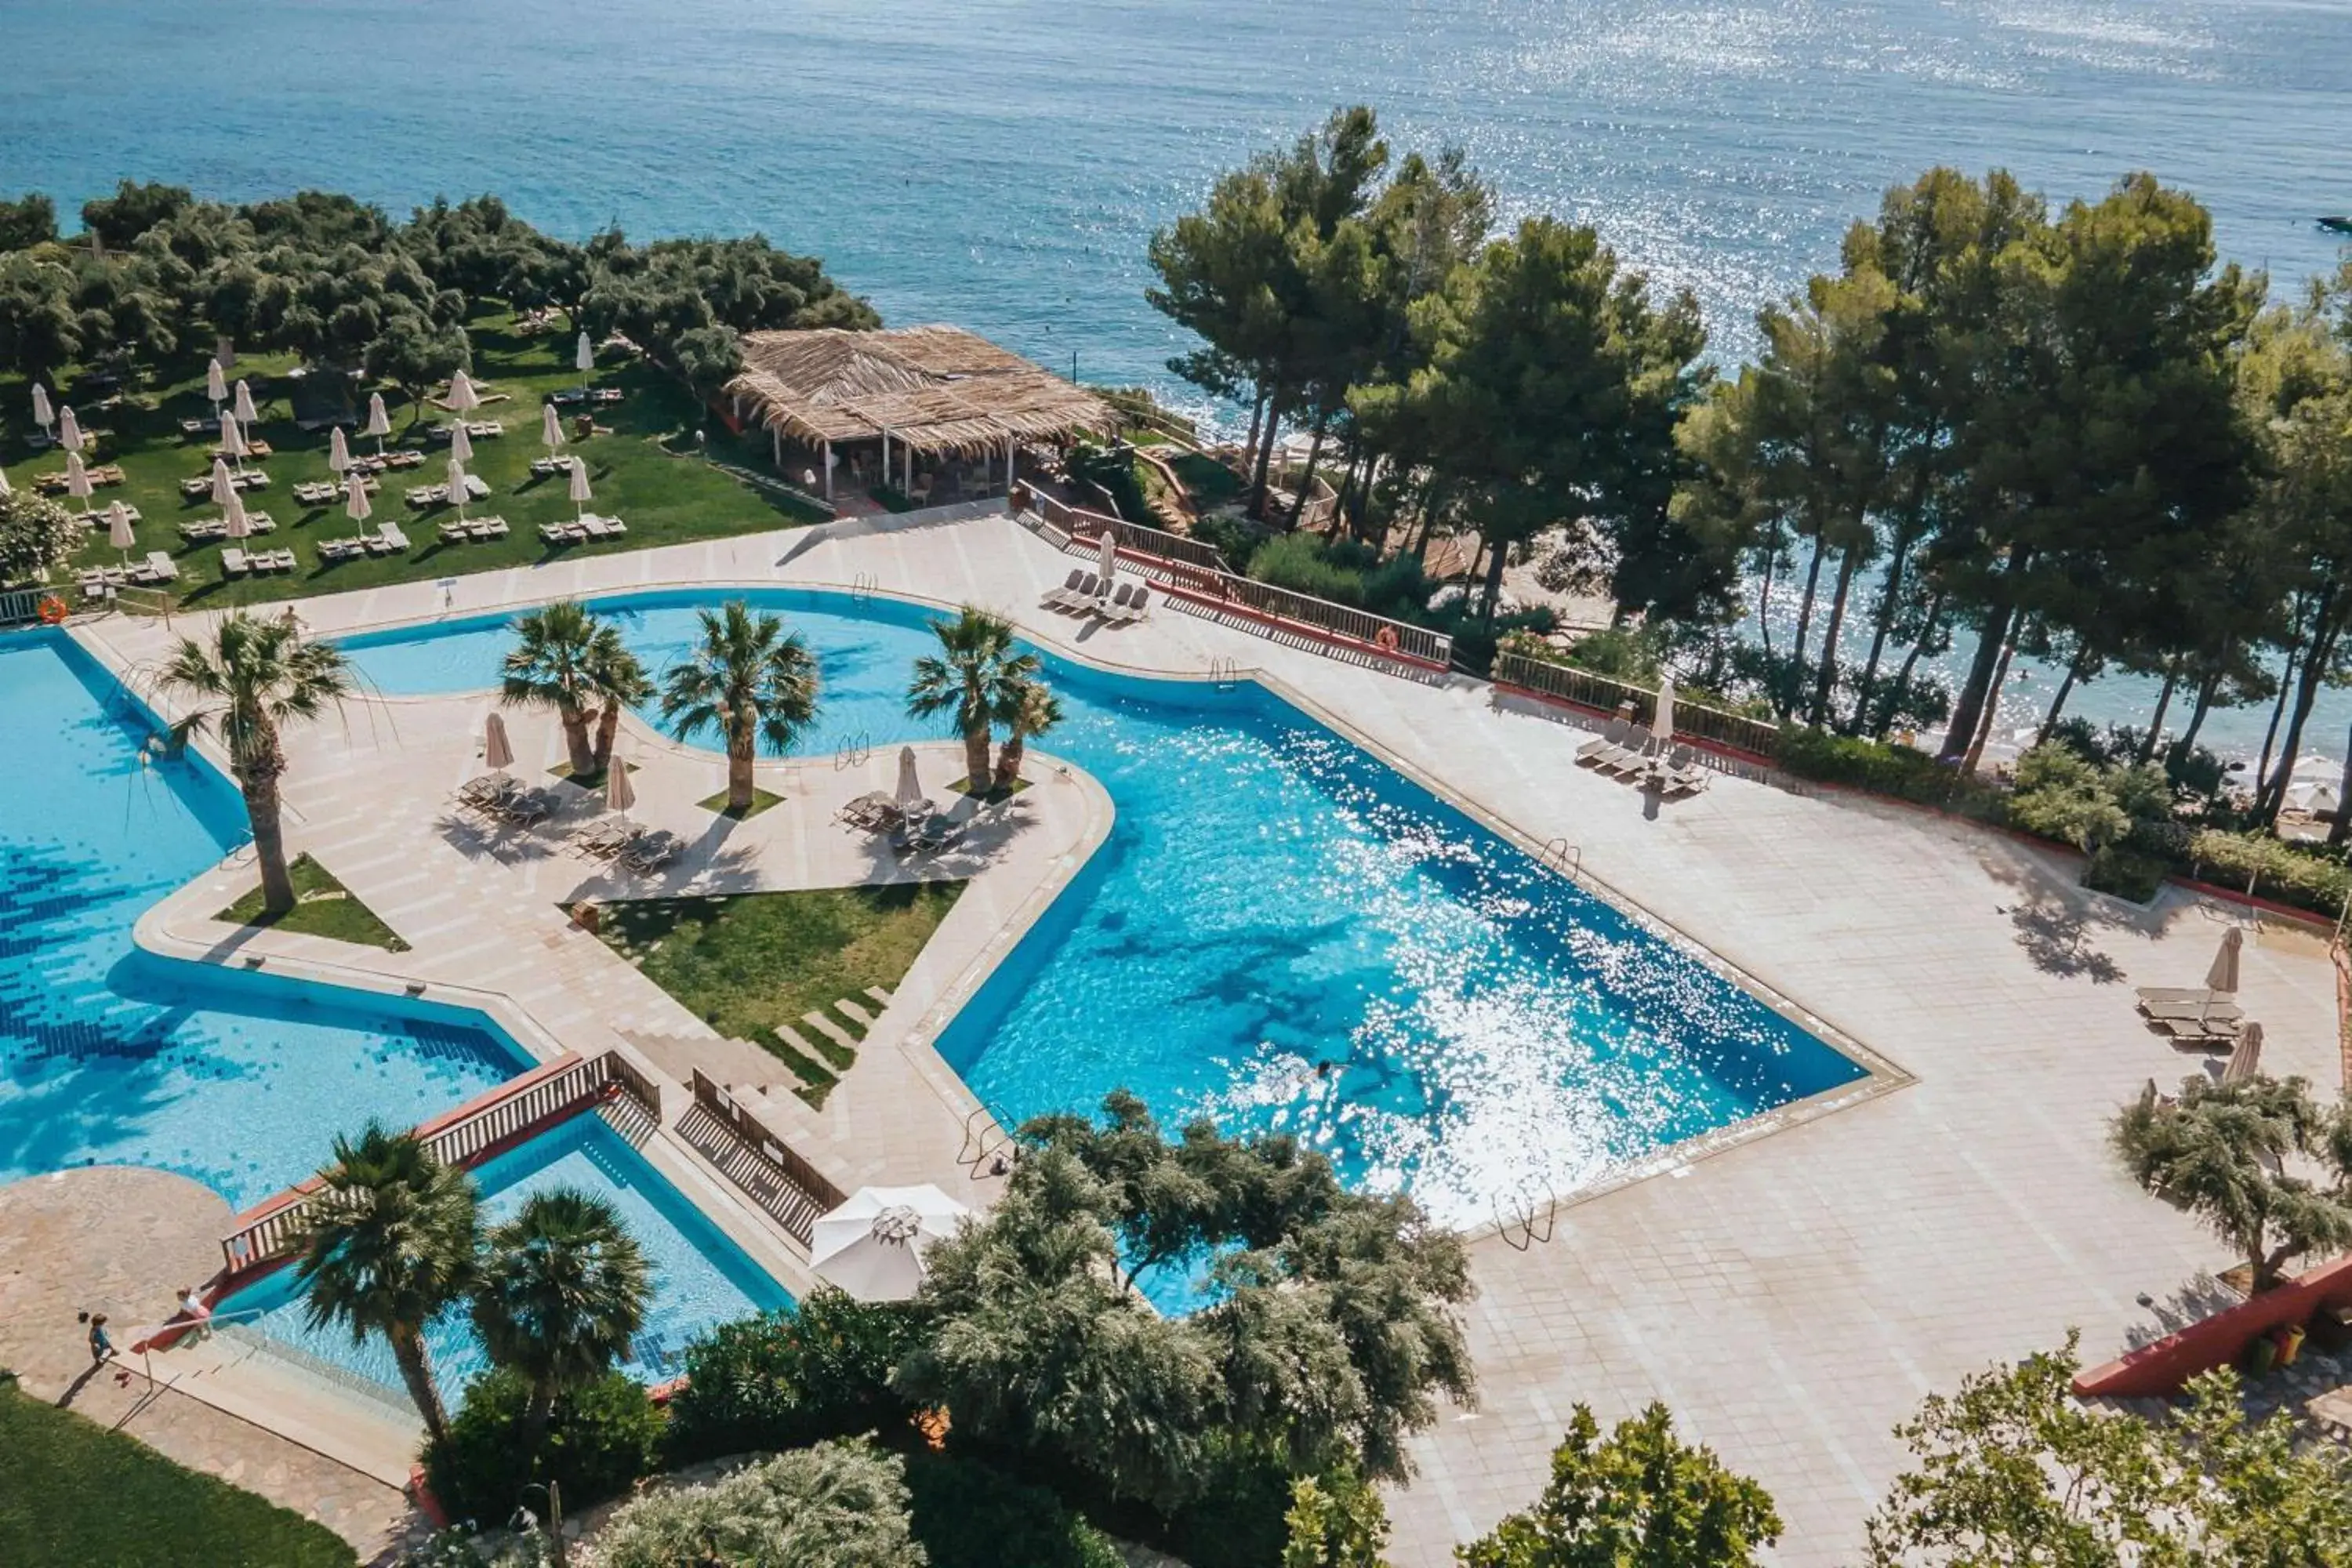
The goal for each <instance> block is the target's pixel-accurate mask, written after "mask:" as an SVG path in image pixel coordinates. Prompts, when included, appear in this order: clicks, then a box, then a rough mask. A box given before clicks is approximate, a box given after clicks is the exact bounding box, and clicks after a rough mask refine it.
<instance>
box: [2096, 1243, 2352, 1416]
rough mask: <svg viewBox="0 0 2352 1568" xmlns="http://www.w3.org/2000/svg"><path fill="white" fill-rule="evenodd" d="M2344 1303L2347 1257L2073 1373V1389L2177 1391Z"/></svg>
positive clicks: (2121, 1395)
mask: <svg viewBox="0 0 2352 1568" xmlns="http://www.w3.org/2000/svg"><path fill="white" fill-rule="evenodd" d="M2347 1306H2352V1258H2338V1259H2336V1261H2335V1262H2333V1263H2329V1264H2325V1265H2323V1266H2321V1267H2320V1268H2314V1269H2312V1270H2310V1271H2309V1272H2307V1273H2305V1274H2300V1275H2297V1276H2296V1277H2295V1278H2294V1279H2290V1280H2288V1281H2287V1282H2286V1283H2285V1284H2284V1285H2281V1286H2280V1287H2278V1289H2274V1290H2265V1291H2263V1293H2262V1294H2261V1295H2259V1296H2257V1297H2255V1298H2254V1299H2253V1300H2251V1301H2244V1302H2241V1303H2240V1304H2239V1305H2237V1306H2235V1307H2231V1309H2229V1310H2227V1311H2223V1312H2216V1313H2214V1314H2213V1315H2212V1316H2211V1317H2210V1318H2207V1319H2206V1320H2205V1321H2202V1322H2198V1323H2191V1324H2189V1326H2188V1327H2187V1328H2185V1329H2182V1330H2181V1331H2179V1332H2178V1333H2172V1334H2167V1335H2165V1336H2164V1338H2162V1339H2160V1340H2158V1341H2156V1342H2154V1343H2152V1344H2146V1345H2142V1346H2141V1347H2140V1348H2139V1349H2137V1350H2136V1351H2133V1352H2130V1353H2129V1354H2127V1355H2124V1356H2120V1357H2118V1358H2116V1360H2114V1361H2111V1362H2109V1363H2107V1364H2106V1365H2105V1366H2095V1367H2093V1368H2091V1369H2090V1370H2089V1371H2087V1372H2083V1373H2076V1374H2075V1377H2074V1392H2075V1393H2076V1394H2080V1395H2082V1396H2084V1398H2089V1397H2091V1396H2093V1395H2106V1396H2108V1397H2111V1398H2118V1399H2147V1398H2161V1397H2164V1396H2167V1395H2169V1394H2178V1393H2179V1392H2180V1386H2181V1384H2185V1383H2187V1382H2188V1381H2189V1379H2190V1378H2192V1377H2195V1376H2196V1375H2197V1374H2198V1373H2202V1372H2210V1371H2212V1370H2213V1369H2214V1368H2215V1367H2219V1366H2229V1365H2231V1364H2232V1363H2236V1362H2237V1361H2239V1360H2240V1359H2241V1358H2242V1357H2243V1356H2244V1355H2245V1353H2246V1350H2247V1348H2248V1347H2249V1346H2251V1345H2252V1343H2253V1342H2254V1341H2255V1340H2257V1339H2258V1338H2260V1337H2261V1336H2263V1334H2266V1333H2269V1332H2270V1331H2272V1330H2273V1329H2278V1328H2284V1327H2285V1326H2286V1325H2288V1324H2290V1323H2302V1322H2307V1321H2310V1319H2311V1317H2312V1315H2313V1314H2314V1313H2315V1312H2317V1311H2318V1310H2320V1309H2321V1308H2322V1307H2347Z"/></svg>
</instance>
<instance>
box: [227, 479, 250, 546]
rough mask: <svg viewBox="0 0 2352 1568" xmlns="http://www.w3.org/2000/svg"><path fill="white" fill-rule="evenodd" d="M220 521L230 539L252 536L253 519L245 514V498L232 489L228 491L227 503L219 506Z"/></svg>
mask: <svg viewBox="0 0 2352 1568" xmlns="http://www.w3.org/2000/svg"><path fill="white" fill-rule="evenodd" d="M221 523H222V526H223V530H224V531H226V533H227V535H228V536H229V537H230V538H231V539H250V538H251V537H253V519H251V518H249V517H247V516H246V514H245V498H244V497H243V496H241V495H239V494H238V493H237V492H236V491H235V490H233V489H232V490H230V491H229V492H228V504H227V505H226V506H225V507H223V508H221Z"/></svg>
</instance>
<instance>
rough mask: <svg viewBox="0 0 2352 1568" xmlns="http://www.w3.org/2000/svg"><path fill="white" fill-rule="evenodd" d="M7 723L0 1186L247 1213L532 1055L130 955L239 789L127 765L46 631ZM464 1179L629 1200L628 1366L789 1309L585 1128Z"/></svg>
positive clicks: (103, 717) (411, 1015) (8, 657)
mask: <svg viewBox="0 0 2352 1568" xmlns="http://www.w3.org/2000/svg"><path fill="white" fill-rule="evenodd" d="M0 711H5V713H6V714H7V715H8V718H9V721H10V757H9V762H8V766H7V767H6V768H5V770H0V1183H6V1182H12V1181H16V1180H19V1179H21V1178H24V1177H27V1176H34V1175H39V1174H43V1173H47V1172H51V1171H59V1170H66V1169H69V1168H71V1167H74V1166H79V1165H94V1164H130V1165H145V1166H152V1167H155V1168H158V1169H162V1170H166V1171H172V1172H175V1173H178V1174H181V1175H184V1176H186V1177H189V1178H191V1179H192V1180H194V1181H198V1182H202V1183H203V1184H205V1185H206V1186H208V1187H211V1188H212V1189H213V1190H214V1191H215V1192H217V1193H219V1194H221V1195H222V1196H223V1197H225V1198H226V1199H227V1200H228V1201H229V1203H230V1204H231V1205H235V1206H236V1207H238V1208H244V1207H247V1206H248V1205H253V1204H256V1203H258V1202H259V1201H261V1200H262V1199H263V1198H266V1197H268V1196H269V1195H270V1194H273V1193H276V1192H278V1191H279V1190H280V1189H282V1188H284V1187H286V1186H288V1185H289V1184H292V1183H294V1182H297V1181H299V1180H300V1179H301V1178H302V1177H304V1176H307V1175H309V1174H310V1173H311V1172H312V1171H314V1170H316V1169H317V1168H318V1166H319V1164H320V1162H321V1161H323V1160H324V1159H325V1158H326V1157H327V1155H328V1152H329V1145H330V1142H331V1139H332V1137H333V1135H334V1134H335V1133H336V1132H338V1131H357V1130H358V1129H359V1128H360V1127H361V1126H362V1124H364V1123H365V1122H366V1121H369V1120H370V1119H371V1118H373V1119H376V1120H380V1121H383V1122H385V1123H387V1124H388V1125H391V1126H394V1127H406V1126H412V1125H414V1124H415V1123H416V1122H419V1121H424V1120H425V1119H426V1118H427V1117H430V1116H434V1115H436V1114H438V1113H439V1112H441V1111H444V1110H449V1109H451V1108H452V1107H454V1106H457V1105H460V1104H463V1103H464V1102H465V1101H467V1100H471V1099H473V1098H474V1097H475V1096H477V1095H478V1094H481V1093H483V1092H485V1091H486V1090H488V1089H494V1088H496V1087H497V1086H498V1085H499V1084H500V1083H502V1082H504V1081H505V1080H506V1079H509V1078H511V1077H513V1076H514V1075H515V1074H516V1073H518V1072H520V1071H522V1070H523V1069H524V1068H528V1067H529V1066H530V1065H531V1064H530V1058H529V1056H528V1054H527V1053H526V1052H524V1051H523V1050H522V1048H521V1047H519V1046H517V1045H516V1044H515V1043H514V1042H513V1041H512V1040H510V1039H509V1038H508V1037H507V1036H506V1035H505V1034H504V1033H503V1032H502V1031H500V1030H499V1029H498V1028H497V1027H496V1026H493V1025H492V1024H491V1023H490V1022H489V1021H488V1019H486V1018H484V1017H482V1016H480V1015H479V1014H476V1013H472V1012H467V1011H463V1010H460V1009H457V1008H451V1007H445V1006H439V1005H434V1004H431V1003H425V1002H416V1001H410V1000H407V999H405V998H397V997H377V996H373V995H365V994H360V993H355V992H350V991H343V990H340V989H336V988H333V987H329V986H323V985H318V984H310V983H307V982H301V981H295V980H289V979H286V978H284V977H281V976H278V975H272V974H268V973H250V972H246V971H238V970H220V969H215V968H211V967H208V966H205V965H199V964H192V963H176V962H173V961H170V960H164V959H156V958H152V957H148V956H146V955H144V954H142V953H141V952H139V951H138V950H137V948H136V947H134V946H133V944H132V942H131V927H132V926H133V925H134V924H135V923H136V922H137V921H138V918H139V916H140V915H141V914H142V912H143V911H144V910H146V909H147V908H148V907H149V906H150V905H152V904H153V903H154V902H155V901H156V900H158V899H160V898H162V897H163V895H164V894H165V893H167V892H169V891H171V890H172V889H174V888H176V887H178V886H180V885H181V884H182V883H184V882H185V881H186V880H187V879H189V878H191V877H194V876H195V875H196V874H198V873H199V872H201V871H203V870H205V868H208V867H210V866H212V865H214V864H215V862H217V861H218V860H219V859H220V858H221V856H222V855H223V854H224V853H226V851H227V850H228V849H229V848H230V847H232V846H233V845H235V844H236V843H237V842H238V841H239V840H240V839H241V838H242V837H243V836H244V830H245V818H244V807H243V805H242V803H241V802H240V801H239V800H238V798H237V795H236V790H235V788H234V787H233V786H232V785H230V784H228V783H227V782H226V780H224V779H222V778H221V777H220V776H219V775H218V774H217V773H214V772H213V771H212V769H211V768H210V767H208V766H206V765H205V763H203V762H201V761H200V760H197V759H194V758H189V759H186V760H182V761H151V760H148V759H146V758H145V757H143V756H142V750H143V742H145V741H146V740H147V738H148V737H149V735H150V734H151V733H152V731H153V729H154V725H153V722H152V719H151V718H150V717H149V716H148V715H147V713H146V711H145V710H144V709H142V707H140V705H139V704H138V703H136V702H135V701H131V700H128V699H126V698H125V697H124V695H123V693H122V691H121V688H120V687H119V686H118V685H117V684H116V683H115V681H114V680H113V679H112V677H111V676H110V675H109V674H108V672H107V671H106V670H105V669H103V668H100V666H99V665H98V664H97V663H96V662H95V661H94V660H92V659H91V658H89V656H88V655H87V654H85V653H83V652H82V651H81V649H80V648H79V647H77V646H76V645H75V644H74V643H73V641H72V640H71V638H69V637H66V636H65V635H64V634H62V633H58V632H30V633H21V634H19V633H11V634H8V635H6V636H5V637H0ZM479 1179H480V1180H481V1181H482V1182H483V1183H484V1184H485V1190H486V1192H487V1193H488V1194H489V1195H490V1198H489V1206H490V1208H491V1210H492V1211H493V1212H494V1213H495V1212H496V1211H497V1210H498V1209H499V1204H500V1202H501V1200H502V1199H504V1200H505V1201H508V1202H512V1201H519V1199H520V1194H521V1193H523V1192H525V1191H528V1190H531V1189H532V1188H533V1187H535V1186H536V1185H540V1184H548V1183H552V1182H568V1183H570V1184H572V1185H576V1186H581V1187H584V1188H586V1189H587V1190H588V1191H590V1192H593V1193H596V1194H599V1195H602V1196H604V1197H605V1198H608V1199H610V1200H611V1201H613V1202H614V1203H615V1204H617V1205H619V1206H620V1207H621V1209H622V1212H623V1214H624V1215H625V1216H626V1217H627V1219H628V1220H629V1223H630V1228H631V1229H632V1231H633V1232H634V1233H635V1235H636V1237H637V1238H638V1240H639V1242H640V1243H641V1244H642V1245H643V1246H644V1247H646V1250H647V1252H648V1253H649V1254H651V1255H652V1257H653V1258H654V1260H655V1263H656V1273H657V1275H658V1280H659V1289H658V1291H657V1294H656V1300H655V1302H654V1307H653V1310H652V1313H651V1319H650V1321H649V1322H648V1324H647V1326H646V1332H645V1333H644V1335H642V1336H641V1337H640V1340H639V1344H638V1348H637V1354H636V1357H635V1367H634V1370H637V1371H640V1372H643V1373H646V1374H648V1375H650V1374H652V1373H666V1370H667V1364H668V1363H669V1362H670V1361H671V1360H672V1359H674V1358H675V1356H676V1354H677V1350H678V1349H679V1347H681V1346H682V1345H683V1344H684V1343H685V1342H686V1341H687V1340H688V1339H689V1338H691V1337H692V1336H693V1335H694V1334H696V1333H698V1332H699V1331H702V1330H704V1329H706V1328H708V1327H709V1326H710V1325H712V1324H714V1323H718V1322H722V1321H727V1320H729V1319H732V1318H740V1317H744V1316H747V1315H749V1314H750V1313H752V1312H755V1311H761V1310H769V1309H772V1308H774V1307H777V1306H779V1305H782V1304H783V1302H784V1301H785V1297H784V1294H783V1292H782V1290H781V1289H779V1288H778V1287H777V1286H776V1284H775V1282H774V1281H773V1280H772V1279H768V1278H767V1277H766V1276H765V1275H764V1274H763V1273H761V1271H760V1270H759V1269H758V1268H756V1267H754V1266H753V1265H752V1264H751V1262H750V1261H749V1260H748V1259H746V1258H744V1257H743V1256H742V1254H741V1253H740V1251H739V1250H737V1249H736V1247H734V1245H733V1244H732V1243H731V1242H729V1241H728V1240H727V1239H726V1237H724V1236H722V1235H720V1234H719V1231H718V1230H717V1229H716V1228H715V1227H714V1226H711V1224H710V1223H709V1221H708V1220H707V1219H705V1218H704V1217H703V1216H702V1215H700V1214H699V1213H698V1212H697V1211H696V1210H695V1209H694V1208H693V1206H692V1205H690V1204H688V1203H687V1202H686V1200H685V1199H684V1198H682V1197H680V1196H679V1195H678V1194H677V1193H676V1192H675V1191H674V1190H672V1189H671V1188H670V1187H669V1185H668V1184H667V1182H665V1181H663V1180H662V1178H661V1177H660V1176H659V1175H658V1174H657V1173H656V1172H655V1171H654V1170H653V1168H652V1167H651V1166H650V1165H648V1164H647V1163H646V1162H645V1161H644V1160H643V1159H642V1158H641V1157H639V1156H638V1154H637V1153H636V1152H635V1151H634V1150H632V1149H631V1148H629V1147H628V1145H627V1144H626V1143H625V1142H623V1141H622V1140H621V1138H620V1136H619V1135H618V1134H617V1133H615V1132H614V1131H612V1129H611V1128H610V1127H608V1126H606V1125H605V1124H604V1122H603V1121H598V1120H596V1119H594V1118H593V1117H591V1118H585V1119H583V1120H582V1121H578V1122H576V1123H574V1124H573V1125H572V1126H570V1127H567V1128H565V1129H563V1130H562V1131H559V1132H557V1133H554V1134H551V1135H550V1136H548V1137H546V1138H542V1139H539V1140H535V1141H533V1142H531V1143H530V1144H528V1145H526V1146H525V1147H524V1148H523V1149H521V1150H519V1151H517V1152H514V1153H511V1154H509V1155H507V1156H506V1157H504V1158H503V1159H501V1160H499V1161H496V1162H493V1163H491V1164H489V1165H487V1166H485V1167H484V1168H483V1169H482V1171H481V1172H480V1173H479ZM290 1278H291V1277H290V1276H289V1275H280V1276H278V1278H277V1279H276V1280H274V1281H265V1282H264V1283H263V1284H262V1285H261V1286H259V1287H257V1289H258V1290H259V1291H261V1292H265V1293H266V1292H268V1291H271V1290H273V1289H275V1290H277V1291H278V1292H279V1293H280V1298H279V1299H278V1300H277V1305H278V1306H280V1307H283V1306H284V1305H285V1302H284V1300H282V1296H283V1292H284V1291H285V1290H286V1289H288V1285H289V1281H290ZM185 1283H187V1281H185V1280H176V1279H173V1280H162V1281H158V1282H157V1289H158V1291H159V1292H163V1291H167V1290H170V1289H176V1288H178V1287H179V1286H180V1285H183V1284H185ZM251 1294H252V1293H250V1292H248V1293H247V1295H248V1296H250V1295H251ZM257 1304H263V1303H261V1302H260V1301H257V1300H247V1299H246V1298H240V1299H239V1300H238V1302H237V1306H238V1307H239V1308H248V1307H252V1306H255V1305H257ZM299 1318H300V1314H299V1311H294V1312H285V1311H280V1312H277V1313H273V1314H271V1315H270V1316H269V1317H268V1318H266V1319H264V1320H263V1322H262V1327H263V1328H264V1329H265V1330H267V1331H271V1332H273V1333H278V1332H280V1331H283V1332H284V1333H286V1334H288V1335H290V1336H291V1337H292V1338H293V1339H294V1340H295V1342H297V1343H298V1345H302V1346H304V1347H306V1348H309V1349H310V1350H312V1351H313V1352H316V1353H318V1354H320V1355H321V1356H323V1357H324V1358H325V1359H327V1360H329V1361H331V1362H336V1363H340V1364H342V1365H345V1366H347V1367H352V1368H354V1369H356V1370H360V1371H362V1373H363V1374H365V1375H368V1376H370V1377H372V1378H374V1379H376V1380H377V1381H379V1382H384V1383H387V1384H388V1385H389V1386H390V1387H391V1388H393V1389H397V1388H398V1386H399V1383H398V1378H397V1376H396V1374H394V1373H392V1372H391V1370H390V1366H389V1362H388V1359H387V1361H386V1362H385V1364H384V1365H383V1367H381V1368H379V1367H377V1366H375V1365H374V1363H373V1361H371V1360H370V1356H371V1353H372V1351H371V1348H370V1347H361V1348H360V1349H358V1350H357V1351H354V1350H353V1349H352V1347H351V1346H350V1345H349V1343H348V1341H345V1342H343V1343H341V1344H340V1345H328V1344H325V1343H323V1342H318V1341H315V1340H314V1339H312V1338H311V1337H310V1336H309V1335H308V1334H307V1331H299ZM436 1350H438V1351H440V1352H442V1355H443V1359H444V1361H445V1363H446V1364H448V1365H450V1366H453V1367H455V1368H456V1369H457V1371H458V1373H459V1374H460V1375H459V1376H455V1377H452V1378H450V1379H448V1380H447V1388H448V1392H449V1393H450V1394H451V1396H452V1397H453V1398H454V1396H455V1394H456V1392H457V1388H458V1386H459V1385H460V1382H461V1380H462V1374H463V1373H464V1372H465V1371H467V1370H469V1369H470V1368H471V1367H472V1366H473V1365H475V1364H476V1363H478V1352H476V1351H475V1350H474V1349H473V1346H472V1337H471V1332H470V1330H469V1329H468V1328H467V1325H465V1324H464V1323H462V1322H453V1323H451V1324H447V1325H445V1326H444V1328H443V1331H441V1333H440V1334H439V1336H438V1337H437V1341H436ZM380 1351H381V1347H380V1346H378V1347H373V1352H380Z"/></svg>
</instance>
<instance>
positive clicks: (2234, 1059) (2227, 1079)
mask: <svg viewBox="0 0 2352 1568" xmlns="http://www.w3.org/2000/svg"><path fill="white" fill-rule="evenodd" d="M2262 1070H2263V1026H2261V1025H2260V1024H2257V1023H2254V1022H2253V1021H2252V1020H2251V1019H2249V1020H2248V1021H2247V1022H2246V1024H2245V1026H2243V1027H2242V1028H2241V1029H2239V1031H2238V1047H2237V1049H2235V1050H2233V1051H2231V1053H2230V1065H2229V1066H2228V1067H2225V1068H2222V1069H2221V1081H2222V1082H2223V1083H2243V1082H2245V1080H2246V1079H2250V1078H2252V1077H2253V1076H2254V1075H2255V1074H2256V1073H2258V1072H2260V1071H2262Z"/></svg>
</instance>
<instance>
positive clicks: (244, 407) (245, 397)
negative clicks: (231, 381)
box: [234, 376, 261, 425]
mask: <svg viewBox="0 0 2352 1568" xmlns="http://www.w3.org/2000/svg"><path fill="white" fill-rule="evenodd" d="M234 401H235V403H236V421H237V423H238V424H240V425H252V424H256V423H257V422H259V420H260V418H261V416H260V414H259V413H257V411H256V410H255V408H254V406H253V388H252V387H250V386H248V385H247V384H246V382H245V378H244V377H243V376H239V377H237V380H236V395H235V399H234Z"/></svg>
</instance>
